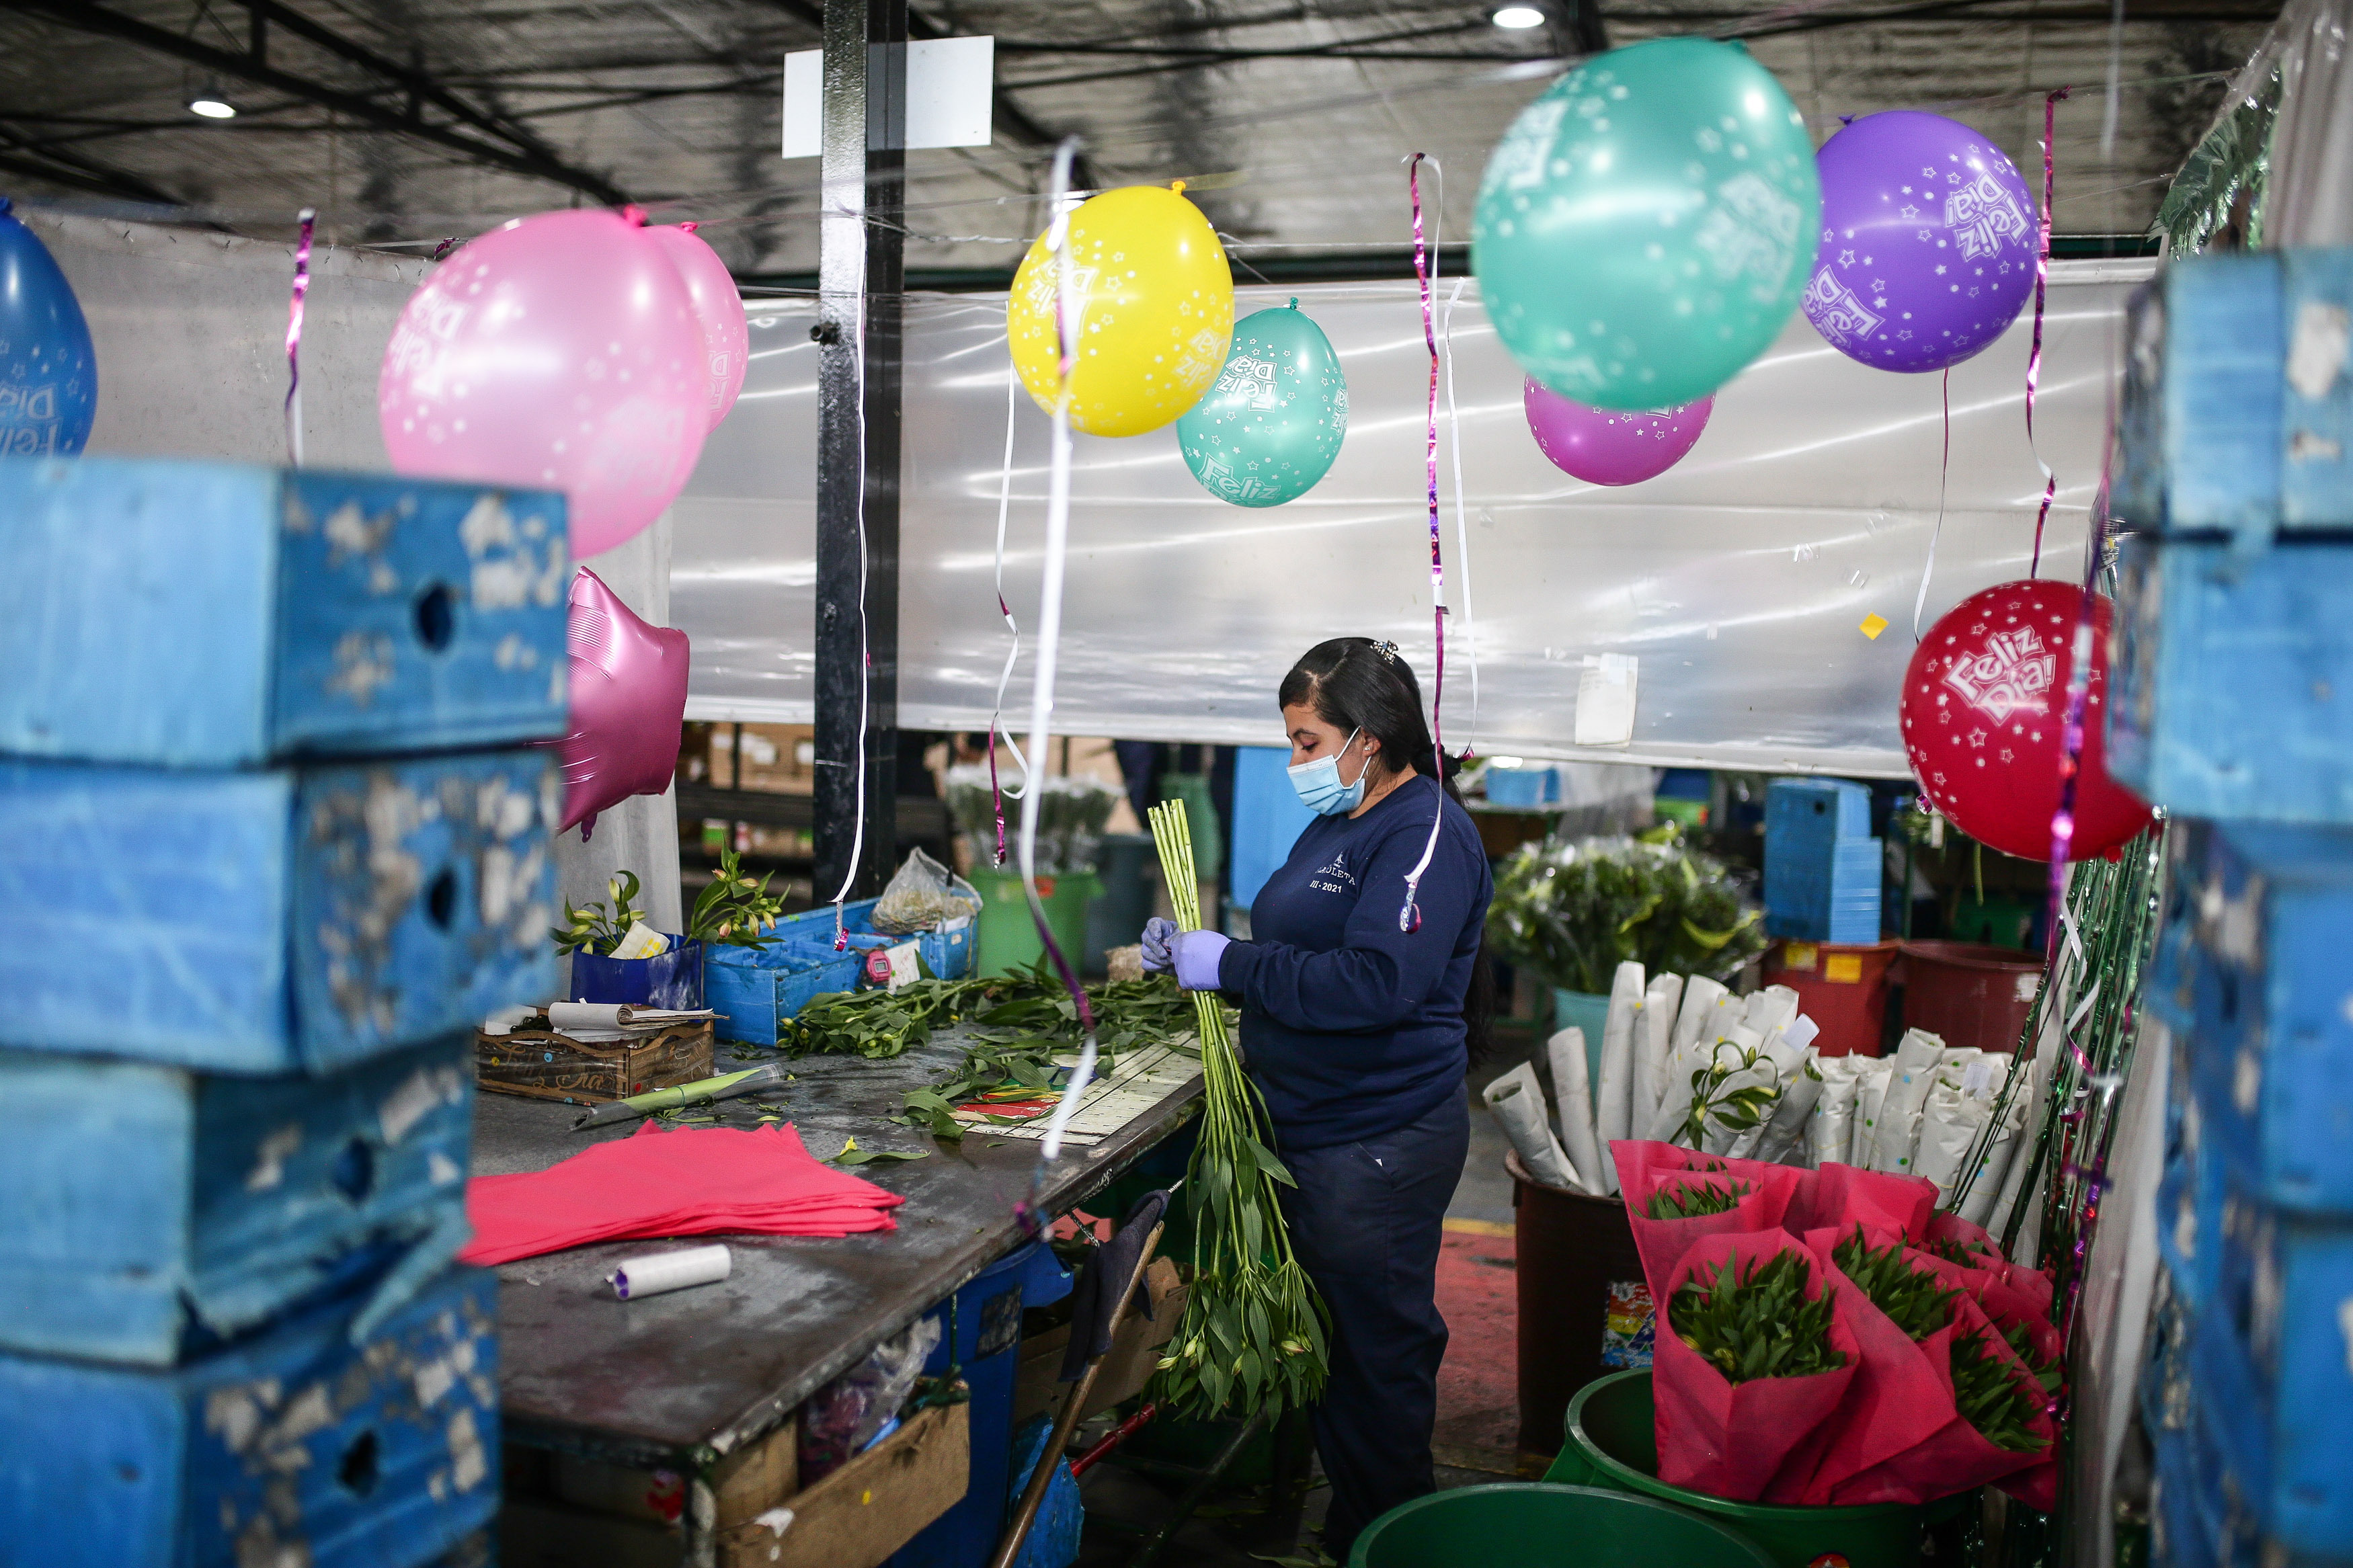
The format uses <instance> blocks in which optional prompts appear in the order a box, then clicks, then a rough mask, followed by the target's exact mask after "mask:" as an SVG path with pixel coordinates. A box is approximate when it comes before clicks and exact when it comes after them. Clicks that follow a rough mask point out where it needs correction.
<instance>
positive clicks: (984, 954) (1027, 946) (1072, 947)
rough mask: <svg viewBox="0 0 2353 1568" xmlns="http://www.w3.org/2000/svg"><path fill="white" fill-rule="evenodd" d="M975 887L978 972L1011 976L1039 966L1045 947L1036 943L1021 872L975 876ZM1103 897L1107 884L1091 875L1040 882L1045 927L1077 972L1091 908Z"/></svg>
mask: <svg viewBox="0 0 2353 1568" xmlns="http://www.w3.org/2000/svg"><path fill="white" fill-rule="evenodd" d="M972 885H973V889H974V890H975V891H976V892H977V893H979V894H980V919H979V921H977V922H976V924H977V927H978V935H979V938H980V955H979V961H978V963H977V966H976V969H975V973H979V974H1010V973H1013V972H1014V971H1015V970H1017V969H1027V968H1029V966H1030V965H1031V964H1033V963H1037V962H1038V960H1039V957H1040V956H1042V955H1043V954H1044V952H1045V951H1046V944H1045V943H1044V942H1040V941H1039V940H1038V922H1037V921H1034V920H1032V919H1030V918H1029V900H1028V899H1026V898H1025V897H1023V896H1022V892H1021V878H1020V875H1019V873H1018V872H1008V871H976V872H974V873H973V875H972ZM1102 896H1103V883H1102V881H1101V880H1099V879H1097V878H1096V876H1095V874H1094V873H1093V872H1092V871H1077V872H1072V873H1071V874H1069V875H1067V876H1059V877H1039V879H1038V898H1039V901H1040V902H1042V903H1043V904H1044V905H1045V906H1046V923H1047V924H1048V925H1050V926H1051V927H1053V930H1054V942H1055V945H1057V946H1059V947H1060V949H1061V950H1062V956H1063V957H1064V958H1065V959H1067V960H1069V962H1070V964H1071V970H1072V971H1073V972H1074V973H1075V972H1076V971H1077V969H1078V967H1079V965H1080V964H1081V963H1083V962H1084V960H1085V957H1086V950H1087V906H1088V905H1089V904H1091V903H1092V902H1094V900H1097V899H1098V898H1101V897H1102Z"/></svg>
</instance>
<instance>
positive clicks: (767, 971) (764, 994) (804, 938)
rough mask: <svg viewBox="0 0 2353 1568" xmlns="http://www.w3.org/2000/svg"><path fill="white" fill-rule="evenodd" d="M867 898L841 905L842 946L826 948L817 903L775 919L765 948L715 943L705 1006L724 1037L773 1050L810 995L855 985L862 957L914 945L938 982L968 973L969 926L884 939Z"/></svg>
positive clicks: (825, 920) (828, 936)
mask: <svg viewBox="0 0 2353 1568" xmlns="http://www.w3.org/2000/svg"><path fill="white" fill-rule="evenodd" d="M876 901H877V900H873V899H861V900H858V901H857V902H855V903H850V904H845V905H843V906H842V918H841V925H842V933H843V935H845V936H846V937H847V938H848V939H849V946H848V947H847V948H845V949H843V950H841V951H839V952H837V951H836V950H835V948H834V945H833V940H834V917H833V909H832V906H831V905H820V906H818V908H816V909H813V910H804V911H802V912H801V913H799V914H797V915H788V916H786V918H785V919H783V920H781V921H777V922H776V931H775V933H774V934H775V937H776V941H775V942H773V943H772V944H771V945H769V946H767V947H765V948H750V947H730V946H726V945H723V944H714V945H713V946H712V947H711V948H709V949H708V950H707V952H706V953H705V955H704V959H703V971H702V973H703V981H702V986H703V996H704V1005H706V1006H708V1007H710V1008H711V1009H712V1010H713V1011H714V1012H716V1013H717V1014H719V1019H718V1023H717V1025H716V1032H717V1034H718V1037H719V1038H721V1039H723V1040H740V1041H743V1042H745V1043H746V1044H750V1045H756V1046H773V1045H775V1044H776V1037H777V1035H778V1033H779V1031H780V1029H781V1026H782V1025H783V1024H784V1021H785V1020H786V1019H787V1018H790V1017H791V1016H793V1015H794V1014H796V1013H797V1012H799V1011H800V1010H801V1008H802V1007H804V1006H806V1005H807V1004H808V1001H809V999H810V998H811V997H813V996H821V995H823V994H826V993H827V992H828V991H851V990H855V989H856V988H857V986H858V982H859V976H860V973H861V972H862V971H863V970H864V967H865V963H866V954H867V952H869V951H870V950H871V949H873V948H877V947H889V946H894V945H896V944H898V943H900V942H911V941H912V942H914V944H915V951H916V952H917V953H918V954H919V955H920V956H921V957H922V959H923V967H924V968H925V969H926V970H928V971H929V972H930V973H932V974H933V975H934V977H936V978H938V979H941V980H961V979H963V978H964V977H965V975H967V974H969V973H972V960H973V935H974V933H973V928H972V926H971V924H970V923H969V922H967V923H966V924H965V926H964V927H963V928H962V929H960V930H957V931H920V932H917V933H916V934H915V935H914V936H913V937H907V936H891V935H886V934H884V933H882V932H879V931H875V929H874V905H875V903H876Z"/></svg>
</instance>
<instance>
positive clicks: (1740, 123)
mask: <svg viewBox="0 0 2353 1568" xmlns="http://www.w3.org/2000/svg"><path fill="white" fill-rule="evenodd" d="M1821 211H1822V192H1821V181H1820V177H1819V176H1818V175H1817V174H1815V172H1814V146H1813V141H1812V138H1811V137H1810V136H1808V135H1807V133H1806V122H1805V120H1804V118H1803V117H1802V116H1800V115H1799V113H1798V110H1797V106H1796V105H1795V104H1793V103H1791V102H1790V101H1789V95H1788V93H1785V92H1783V91H1782V90H1781V84H1780V83H1779V82H1777V81H1775V80H1774V79H1773V75H1772V73H1771V72H1770V71H1767V69H1766V68H1764V67H1763V66H1760V65H1758V64H1757V62H1756V60H1755V59H1753V58H1750V57H1749V54H1748V51H1746V49H1743V48H1741V47H1738V46H1737V45H1734V44H1719V43H1715V42H1713V41H1711V40H1709V39H1705V38H1658V39H1653V40H1651V42H1649V43H1641V44H1635V45H1632V46H1630V47H1627V48H1622V49H1612V50H1610V51H1609V53H1607V54H1602V55H1596V56H1595V57H1593V58H1591V59H1588V60H1587V61H1586V62H1585V63H1584V64H1583V65H1580V66H1578V67H1577V68H1576V69H1575V70H1573V71H1571V72H1569V73H1568V74H1567V76H1565V77H1563V78H1561V79H1560V80H1558V81H1557V82H1555V83H1554V84H1553V86H1552V88H1551V89H1550V90H1548V91H1547V92H1546V93H1545V95H1544V96H1543V97H1541V98H1539V99H1537V100H1535V102H1534V103H1532V104H1530V105H1528V107H1527V108H1526V109H1525V110H1523V111H1522V112H1521V114H1520V117H1519V119H1518V120H1517V121H1514V123H1513V125H1512V129H1511V130H1510V131H1509V132H1507V133H1506V134H1505V135H1504V140H1503V142H1501V143H1500V144H1499V145H1498V146H1497V147H1496V149H1495V152H1494V155H1493V157H1491V158H1490V159H1488V161H1487V173H1486V176H1485V178H1484V179H1483V180H1482V182H1481V184H1480V187H1479V205H1478V209H1477V213H1476V215H1475V216H1474V218H1473V221H1472V234H1471V265H1472V270H1473V271H1475V272H1476V273H1477V274H1478V276H1479V289H1480V293H1481V296H1482V299H1483V300H1484V301H1485V304H1486V308H1487V314H1488V317H1489V319H1490V320H1492V321H1493V322H1494V324H1495V331H1496V333H1497V335H1498V336H1500V337H1501V338H1502V339H1503V341H1504V347H1506V348H1508V349H1509V350H1510V351H1511V353H1512V357H1513V358H1514V359H1516V360H1517V361H1519V363H1520V365H1521V368H1523V369H1524V370H1525V371H1526V372H1527V373H1528V374H1530V375H1532V376H1534V377H1535V378H1536V380H1538V381H1540V382H1542V383H1543V384H1545V385H1546V386H1548V387H1550V388H1552V389H1553V390H1554V391H1555V392H1557V393H1559V394H1560V395H1562V396H1564V397H1567V398H1573V399H1574V400H1576V401H1577V402H1579V403H1587V404H1591V405H1594V406H1596V407H1599V408H1621V409H1648V408H1664V407H1668V406H1670V405H1677V404H1684V403H1692V402H1695V401H1697V400H1698V399H1700V398H1702V397H1705V396H1706V395H1709V394H1710V393H1712V392H1714V391H1715V389H1716V388H1718V387H1720V386H1722V385H1723V384H1725V382H1727V381H1729V380H1731V379H1732V378H1733V377H1734V376H1735V375H1736V374H1739V372H1740V371H1741V369H1742V368H1743V367H1744V366H1746V364H1747V363H1748V362H1749V361H1751V360H1753V359H1755V358H1756V357H1757V355H1758V354H1759V353H1763V352H1764V351H1765V348H1766V346H1767V344H1769V343H1771V342H1772V341H1773V340H1774V338H1775V337H1776V336H1777V335H1778V333H1779V332H1780V331H1781V328H1782V327H1783V325H1785V324H1786V323H1787V322H1788V320H1789V316H1790V313H1791V312H1792V311H1794V310H1796V309H1797V308H1798V301H1799V298H1800V296H1802V295H1803V293H1804V292H1805V287H1806V275H1807V273H1808V272H1809V271H1810V268H1811V264H1812V260H1813V256H1814V249H1815V241H1816V238H1817V231H1818V230H1819V229H1820V226H1821Z"/></svg>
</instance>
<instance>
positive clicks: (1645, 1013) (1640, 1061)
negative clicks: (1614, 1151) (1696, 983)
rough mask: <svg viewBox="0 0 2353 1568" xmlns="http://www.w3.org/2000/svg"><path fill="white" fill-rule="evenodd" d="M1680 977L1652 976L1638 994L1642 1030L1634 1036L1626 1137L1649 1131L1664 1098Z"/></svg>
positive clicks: (1679, 1003)
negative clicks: (1640, 998)
mask: <svg viewBox="0 0 2353 1568" xmlns="http://www.w3.org/2000/svg"><path fill="white" fill-rule="evenodd" d="M1682 1005H1683V976H1682V975H1680V974H1654V975H1652V976H1651V984H1650V986H1649V988H1648V989H1647V990H1645V991H1644V992H1643V993H1642V1026H1641V1028H1640V1029H1638V1030H1637V1031H1636V1032H1635V1036H1634V1097H1633V1105H1632V1110H1631V1113H1630V1115H1628V1117H1627V1118H1626V1128H1627V1131H1628V1133H1629V1134H1630V1135H1634V1136H1639V1135H1640V1134H1641V1133H1642V1132H1643V1131H1648V1130H1649V1128H1650V1125H1651V1118H1653V1117H1655V1116H1657V1115H1658V1113H1659V1102H1660V1101H1661V1100H1663V1099H1665V1098H1666V1089H1667V1065H1668V1063H1669V1062H1670V1061H1671V1060H1672V1058H1673V1056H1674V1048H1675V1022H1676V1016H1677V1010H1678V1009H1679V1008H1680V1007H1681V1006H1682Z"/></svg>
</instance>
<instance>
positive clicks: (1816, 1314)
mask: <svg viewBox="0 0 2353 1568" xmlns="http://www.w3.org/2000/svg"><path fill="white" fill-rule="evenodd" d="M1809 1280H1810V1271H1809V1269H1808V1268H1807V1267H1806V1259H1805V1257H1804V1255H1803V1254H1801V1253H1798V1252H1783V1253H1778V1254H1776V1255H1775V1256H1773V1257H1771V1258H1767V1259H1766V1260H1765V1261H1764V1262H1762V1263H1751V1264H1750V1265H1749V1266H1748V1268H1746V1270H1745V1271H1743V1272H1741V1273H1740V1274H1739V1275H1738V1276H1737V1277H1735V1271H1734V1265H1733V1263H1732V1261H1731V1260H1730V1259H1726V1260H1725V1262H1724V1263H1723V1264H1722V1265H1720V1266H1719V1267H1718V1268H1716V1270H1715V1275H1714V1277H1713V1278H1712V1279H1708V1281H1707V1282H1706V1283H1705V1284H1702V1283H1701V1282H1700V1280H1699V1279H1697V1278H1694V1279H1689V1280H1686V1281H1685V1282H1684V1283H1683V1286H1682V1288H1681V1289H1677V1290H1676V1291H1675V1294H1674V1298H1673V1300H1671V1301H1670V1302H1669V1303H1668V1304H1667V1325H1668V1327H1670V1328H1672V1330H1673V1331H1674V1332H1675V1337H1676V1338H1677V1339H1679V1340H1681V1341H1683V1343H1685V1344H1687V1345H1689V1346H1690V1347H1691V1348H1692V1349H1694V1350H1695V1351H1697V1352H1699V1353H1700V1354H1702V1355H1704V1356H1705V1357H1706V1358H1707V1359H1708V1360H1709V1361H1711V1362H1714V1363H1715V1365H1716V1368H1717V1370H1719V1371H1720V1372H1722V1373H1724V1376H1725V1381H1726V1382H1730V1383H1746V1382H1748V1381H1749V1380H1750V1379H1752V1378H1758V1377H1808V1376H1811V1375H1812V1374H1813V1373H1818V1372H1835V1371H1836V1370H1837V1369H1839V1368H1840V1367H1842V1366H1844V1365H1845V1364H1846V1357H1845V1355H1844V1354H1842V1353H1841V1352H1839V1351H1838V1350H1836V1349H1834V1348H1833V1347H1832V1346H1831V1342H1830V1331H1831V1299H1830V1298H1829V1297H1828V1296H1822V1297H1819V1298H1816V1299H1815V1300H1807V1298H1806V1286H1807V1284H1808V1282H1809Z"/></svg>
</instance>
